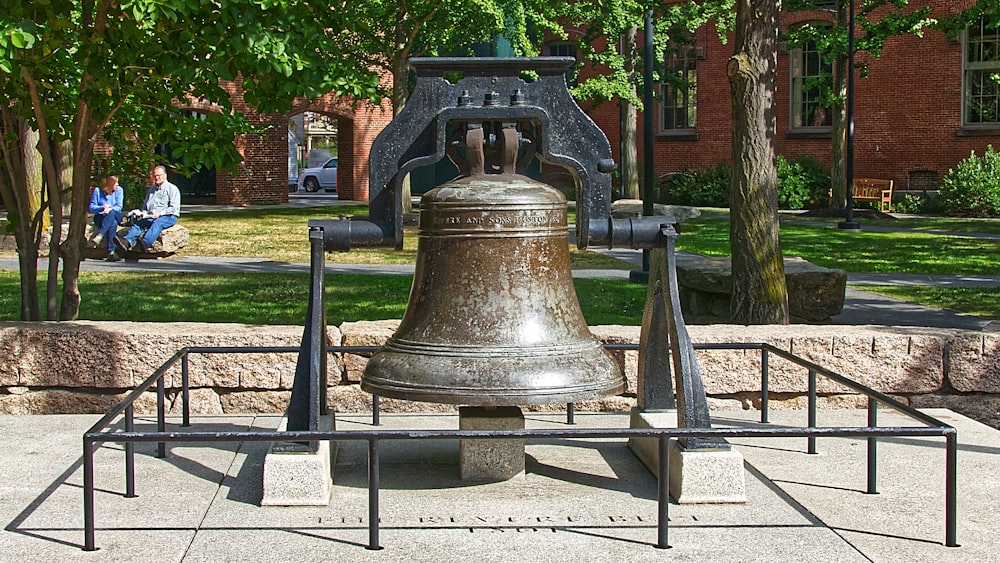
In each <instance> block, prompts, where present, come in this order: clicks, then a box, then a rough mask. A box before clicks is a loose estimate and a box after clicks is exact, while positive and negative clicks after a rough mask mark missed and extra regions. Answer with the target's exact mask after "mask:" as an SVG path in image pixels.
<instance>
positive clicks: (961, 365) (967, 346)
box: [948, 333, 1000, 393]
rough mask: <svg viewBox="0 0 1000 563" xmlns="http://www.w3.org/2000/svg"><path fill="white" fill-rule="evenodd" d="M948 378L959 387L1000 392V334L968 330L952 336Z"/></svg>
mask: <svg viewBox="0 0 1000 563" xmlns="http://www.w3.org/2000/svg"><path fill="white" fill-rule="evenodd" d="M948 381H949V382H950V383H951V386H952V387H953V388H954V389H955V390H956V391H962V392H965V393H1000V335H997V334H993V333H989V334H968V333H966V334H962V335H960V336H956V337H954V338H952V339H951V341H950V343H949V346H948Z"/></svg>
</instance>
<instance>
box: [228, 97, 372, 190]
mask: <svg viewBox="0 0 1000 563" xmlns="http://www.w3.org/2000/svg"><path fill="white" fill-rule="evenodd" d="M227 90H229V94H230V96H231V99H232V100H233V107H234V109H236V110H238V111H241V112H243V113H244V115H246V117H247V119H248V121H250V123H252V124H253V125H259V126H266V127H267V130H266V131H265V132H264V133H263V134H259V135H258V134H251V135H241V136H240V137H238V138H237V139H236V148H237V150H239V151H240V154H242V155H243V162H242V164H241V165H240V169H239V171H237V172H236V173H232V172H228V171H219V172H218V173H217V175H216V181H215V186H216V188H215V193H216V198H215V199H216V203H218V204H220V205H250V204H257V203H287V202H288V120H289V118H290V117H291V116H293V115H296V114H299V113H303V112H306V111H311V112H316V113H323V114H326V115H330V116H334V117H336V118H337V127H338V129H339V135H338V142H337V143H338V144H337V152H338V153H339V154H338V156H339V158H340V167H339V170H338V181H337V184H338V186H337V188H338V193H339V195H340V198H341V199H345V200H356V201H368V154H369V153H370V152H371V146H372V142H374V140H375V137H376V136H377V135H378V134H379V132H381V131H382V129H383V128H385V126H386V125H387V124H388V123H389V121H391V120H392V107H391V104H390V103H389V102H388V101H385V102H383V103H382V104H381V105H373V104H371V103H369V102H355V101H354V100H351V99H349V98H342V97H337V96H334V95H332V94H328V95H326V96H323V97H322V98H320V99H318V100H313V101H306V100H301V101H296V103H295V104H294V106H293V109H292V111H290V112H289V113H283V114H261V113H257V112H254V111H253V110H252V109H250V108H249V107H247V105H246V103H245V102H244V101H243V91H242V88H241V87H240V82H238V81H237V82H234V83H231V84H230V85H228V87H227Z"/></svg>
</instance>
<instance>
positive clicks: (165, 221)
mask: <svg viewBox="0 0 1000 563" xmlns="http://www.w3.org/2000/svg"><path fill="white" fill-rule="evenodd" d="M152 177H153V178H152V179H153V185H152V186H150V188H149V191H147V192H146V199H145V201H144V202H143V204H142V209H141V210H133V211H129V216H132V215H133V214H134V215H135V216H136V219H135V222H134V223H133V224H132V228H130V229H129V230H128V232H127V233H125V236H124V237H118V240H117V243H118V245H119V246H121V247H122V248H124V249H125V250H129V251H133V252H146V251H147V250H148V249H149V247H151V246H153V243H154V242H156V239H157V238H159V236H160V233H161V232H162V231H163V230H164V229H169V228H170V227H173V226H174V225H175V224H176V223H177V218H178V217H180V215H181V191H180V190H179V189H177V186H175V185H173V184H171V183H170V182H168V181H167V169H166V168H164V167H163V166H157V167H156V168H153V173H152Z"/></svg>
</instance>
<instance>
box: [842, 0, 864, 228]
mask: <svg viewBox="0 0 1000 563" xmlns="http://www.w3.org/2000/svg"><path fill="white" fill-rule="evenodd" d="M847 3H848V11H847V139H846V142H847V147H846V151H845V152H846V154H845V155H844V156H845V160H846V162H845V163H844V164H845V166H844V179H845V181H846V182H847V216H846V217H845V219H844V221H841V222H840V223H837V228H839V229H844V230H848V231H860V230H861V224H860V223H858V222H857V221H855V220H854V0H848V2H847Z"/></svg>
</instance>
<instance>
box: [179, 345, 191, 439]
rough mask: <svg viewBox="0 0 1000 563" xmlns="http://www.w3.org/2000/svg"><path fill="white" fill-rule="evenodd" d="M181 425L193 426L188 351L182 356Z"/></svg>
mask: <svg viewBox="0 0 1000 563" xmlns="http://www.w3.org/2000/svg"><path fill="white" fill-rule="evenodd" d="M181 409H183V410H182V417H183V418H182V420H181V426H184V427H187V426H191V378H190V375H189V373H188V352H187V350H185V351H184V355H183V356H181Z"/></svg>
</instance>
